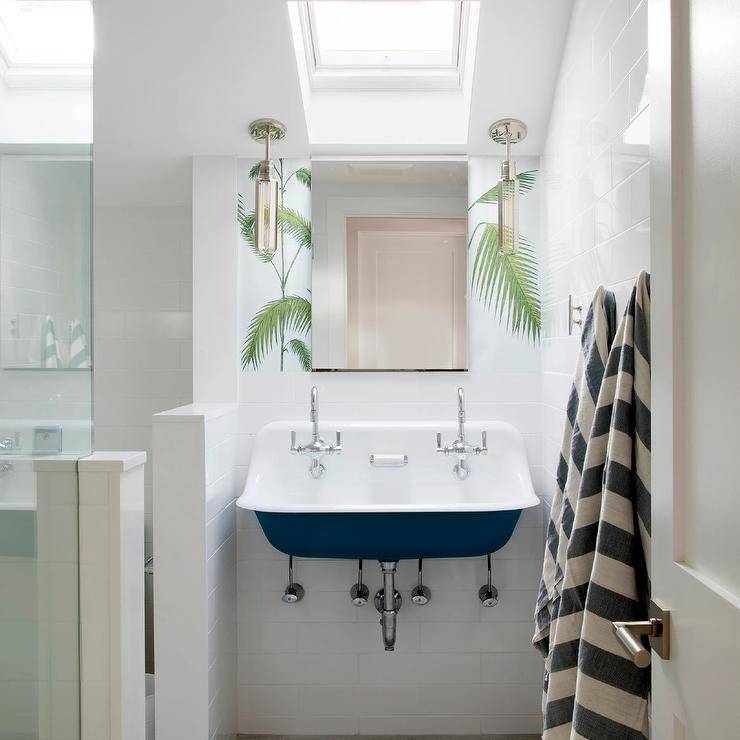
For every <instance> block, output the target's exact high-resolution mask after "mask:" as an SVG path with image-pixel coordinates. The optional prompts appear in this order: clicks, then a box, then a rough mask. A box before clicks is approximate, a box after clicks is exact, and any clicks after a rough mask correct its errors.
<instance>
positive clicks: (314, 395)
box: [290, 386, 342, 479]
mask: <svg viewBox="0 0 740 740" xmlns="http://www.w3.org/2000/svg"><path fill="white" fill-rule="evenodd" d="M309 420H310V422H311V441H310V442H306V443H305V444H298V441H297V435H296V433H295V431H291V433H290V451H291V452H292V453H293V454H294V455H308V456H309V457H310V458H311V465H310V467H309V469H308V472H309V474H310V475H311V477H312V478H316V479H318V478H321V476H322V475H323V474H324V471H325V470H326V466H324V465H323V463H322V462H321V458H322V457H324V455H338V454H340V453H341V452H342V434H341V432H339V431H337V432H336V442H335V443H334V444H327V443H326V442H325V441H324V440H323V438H322V437H321V435H320V434H319V397H318V391H317V389H316V386H313V387H312V388H311V410H310V412H309Z"/></svg>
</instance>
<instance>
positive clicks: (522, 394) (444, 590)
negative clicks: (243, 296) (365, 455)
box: [237, 158, 543, 735]
mask: <svg viewBox="0 0 740 740" xmlns="http://www.w3.org/2000/svg"><path fill="white" fill-rule="evenodd" d="M536 167H537V161H536V160H533V159H527V158H522V160H521V161H520V162H519V170H520V171H521V170H525V169H533V168H536ZM499 168H500V160H498V159H497V158H473V159H472V160H471V163H470V174H469V177H470V181H469V200H473V199H474V198H477V197H479V196H480V195H482V194H483V193H484V192H486V191H487V190H488V189H489V188H490V187H491V186H492V185H493V184H494V183H495V181H496V180H497V178H498V176H499ZM526 198H527V202H526V204H525V206H524V207H523V213H522V230H523V232H524V233H526V234H528V235H531V236H532V237H533V239H534V240H535V241H536V237H537V235H538V233H539V208H538V203H539V199H538V195H537V191H535V192H533V193H531V194H529V195H528V196H526ZM481 208H482V209H483V211H481ZM485 208H486V207H476V209H475V212H474V213H473V214H472V218H473V219H474V220H476V219H477V218H478V217H479V216H480V217H481V218H482V217H484V215H485ZM242 249H243V250H246V249H248V248H247V247H246V245H243V246H242ZM473 254H474V252H472V251H471V261H472V257H473ZM250 256H251V254H250ZM259 268H260V266H259V265H256V263H255V262H254V261H250V260H244V261H243V266H242V276H241V278H242V290H245V286H247V288H246V289H248V286H250V285H251V284H252V283H251V282H250V276H251V279H253V280H255V281H256V280H257V279H258V276H260V275H261V274H262V272H261V271H260V269H259ZM247 318H248V315H247V316H245V317H244V318H243V319H242V321H241V323H240V326H244V325H245V324H246V323H247V322H246V319H247ZM539 357H540V352H539V348H537V347H534V346H532V345H528V344H527V343H526V342H525V341H524V340H519V339H514V338H512V337H511V336H510V335H509V334H508V333H507V332H506V330H505V329H504V328H503V327H501V326H500V325H499V324H498V322H497V320H496V319H494V318H493V317H492V316H491V314H490V313H488V312H487V311H486V310H485V309H484V308H483V307H482V306H481V305H480V304H479V303H478V302H477V301H476V300H471V305H470V371H469V372H468V373H428V374H423V373H421V374H420V373H410V374H407V373H352V374H346V373H328V374H327V373H321V374H307V373H297V372H286V373H282V374H281V373H279V372H276V370H275V369H274V368H272V367H271V368H269V369H266V370H265V371H263V372H245V373H242V374H241V376H240V390H239V411H238V414H239V422H238V432H239V436H238V444H237V457H238V464H239V468H238V484H237V485H238V488H241V487H242V486H243V482H244V478H245V475H246V469H247V466H248V464H249V456H250V449H251V446H252V443H253V437H254V435H255V433H256V432H257V430H258V429H259V428H260V427H261V426H262V425H263V424H265V423H267V422H269V421H273V420H277V419H296V418H298V419H303V418H306V417H307V414H308V397H309V389H310V387H311V385H312V384H315V385H317V386H318V389H319V407H320V418H321V421H322V425H323V424H327V425H330V426H331V428H333V421H329V420H342V419H389V420H394V419H395V420H402V419H438V418H443V419H454V418H455V414H456V399H455V388H456V387H457V386H458V385H463V386H464V387H465V390H466V400H467V411H468V418H469V419H500V420H505V421H509V422H511V423H512V424H514V426H516V427H517V429H519V430H520V431H521V432H522V434H523V435H524V439H525V442H526V445H527V453H528V457H529V462H530V469H531V473H532V477H533V480H534V482H535V488H536V490H537V491H538V492H539V491H540V489H541V480H542V468H541V450H542V442H541V436H540V425H541V405H540V360H539ZM286 454H287V440H286ZM237 527H238V549H237V552H238V558H239V562H238V569H237V570H238V617H239V693H238V706H239V731H240V732H243V733H258V734H259V733H265V734H270V733H272V734H283V733H285V734H293V733H298V734H318V735H325V734H331V733H341V734H352V733H357V732H360V733H363V734H376V733H380V734H384V733H395V734H424V733H429V732H448V733H450V734H456V733H457V734H460V733H468V734H479V733H524V732H532V733H535V732H539V731H540V730H541V715H540V711H539V708H540V696H541V677H542V665H541V659H540V658H539V656H538V655H537V653H536V652H535V651H534V650H533V649H532V647H531V644H530V640H531V633H532V619H531V615H532V611H533V609H534V602H535V598H536V590H537V585H538V580H539V572H540V570H541V558H542V542H543V539H542V528H541V512H540V511H539V510H534V511H532V512H528V513H527V514H526V515H525V516H523V518H522V522H521V523H520V525H519V527H518V528H517V530H516V532H515V533H514V535H513V537H512V540H511V542H510V544H509V545H508V546H507V548H506V549H505V550H503V551H501V552H500V553H498V554H497V555H496V556H495V557H494V573H495V575H494V580H495V582H496V584H497V585H498V587H499V589H500V597H501V599H500V603H499V605H498V606H497V607H495V608H494V609H491V610H487V609H483V608H482V607H481V606H480V604H479V602H478V598H477V591H478V588H479V587H480V586H481V585H482V584H483V583H484V581H485V561H484V560H483V559H482V558H481V559H475V560H472V561H471V560H441V561H435V562H431V561H430V562H429V563H428V564H427V568H426V579H427V582H428V585H429V586H430V588H431V589H432V591H433V594H434V596H433V600H432V602H431V603H430V604H429V605H428V606H426V607H421V608H419V607H415V606H413V605H412V604H411V602H410V599H409V590H410V589H411V587H412V586H413V585H414V584H415V577H416V574H415V565H414V564H413V563H404V564H402V566H401V569H400V574H399V586H400V588H401V591H402V592H403V593H404V595H405V606H404V608H403V610H402V611H401V614H400V617H399V640H398V648H397V652H396V653H394V654H387V653H384V652H383V651H382V648H381V644H380V634H379V628H378V625H377V613H376V612H375V610H374V608H373V607H372V606H368V607H366V608H365V609H358V608H357V607H354V606H353V605H352V604H351V602H350V599H349V595H348V590H349V588H350V586H351V585H352V583H353V582H354V579H355V575H356V573H355V568H356V563H353V562H342V561H318V562H317V561H306V560H301V561H298V562H297V564H296V568H297V577H298V580H299V581H300V582H301V583H302V584H303V585H304V586H305V587H306V589H307V593H308V595H307V597H306V599H305V600H304V601H303V602H301V603H299V604H297V605H294V606H286V605H285V604H283V603H282V602H281V601H280V593H281V591H282V589H283V588H284V585H285V577H286V564H287V558H286V557H285V556H283V555H281V554H280V553H278V552H276V551H275V550H274V549H273V548H271V547H270V545H269V544H267V543H266V542H265V540H264V537H263V535H262V534H261V532H260V530H259V527H258V525H257V523H256V520H255V519H254V518H253V515H251V514H249V513H247V512H244V511H242V510H238V511H237ZM366 574H367V575H366V579H367V581H368V583H369V585H370V588H371V591H373V590H374V589H376V588H377V587H378V586H379V585H380V584H379V578H378V574H377V565H376V564H375V563H368V564H367V568H366Z"/></svg>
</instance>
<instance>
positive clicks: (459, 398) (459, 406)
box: [457, 386, 465, 442]
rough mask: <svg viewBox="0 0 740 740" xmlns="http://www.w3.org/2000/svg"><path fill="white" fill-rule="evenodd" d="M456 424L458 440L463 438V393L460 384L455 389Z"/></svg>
mask: <svg viewBox="0 0 740 740" xmlns="http://www.w3.org/2000/svg"><path fill="white" fill-rule="evenodd" d="M457 426H458V434H459V437H458V438H459V439H460V441H461V442H462V441H464V440H465V393H464V391H463V389H462V386H460V387H459V388H458V389H457Z"/></svg>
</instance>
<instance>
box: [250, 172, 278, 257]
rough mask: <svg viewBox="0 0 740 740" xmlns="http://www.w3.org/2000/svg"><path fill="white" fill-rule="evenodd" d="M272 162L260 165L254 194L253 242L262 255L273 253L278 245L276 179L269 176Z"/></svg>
mask: <svg viewBox="0 0 740 740" xmlns="http://www.w3.org/2000/svg"><path fill="white" fill-rule="evenodd" d="M271 173H272V162H271V161H269V160H267V161H265V162H263V163H262V166H261V167H260V174H259V177H258V178H257V184H256V188H255V194H254V243H255V246H256V247H257V250H258V251H259V252H260V253H262V254H264V255H273V254H275V252H276V251H277V245H278V206H279V196H278V181H277V180H276V179H275V178H273V177H272V176H271Z"/></svg>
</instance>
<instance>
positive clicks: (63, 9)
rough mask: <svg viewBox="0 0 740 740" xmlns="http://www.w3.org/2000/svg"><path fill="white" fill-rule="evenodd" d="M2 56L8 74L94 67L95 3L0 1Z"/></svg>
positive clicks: (48, 0)
mask: <svg viewBox="0 0 740 740" xmlns="http://www.w3.org/2000/svg"><path fill="white" fill-rule="evenodd" d="M0 57H2V62H4V65H5V67H6V74H7V72H11V73H12V72H20V73H31V72H37V73H38V72H39V71H41V70H43V71H44V72H53V73H55V74H59V73H63V72H64V71H74V72H76V73H79V72H80V71H82V70H91V68H92V57H93V11H92V4H91V2H90V1H89V0H0Z"/></svg>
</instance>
